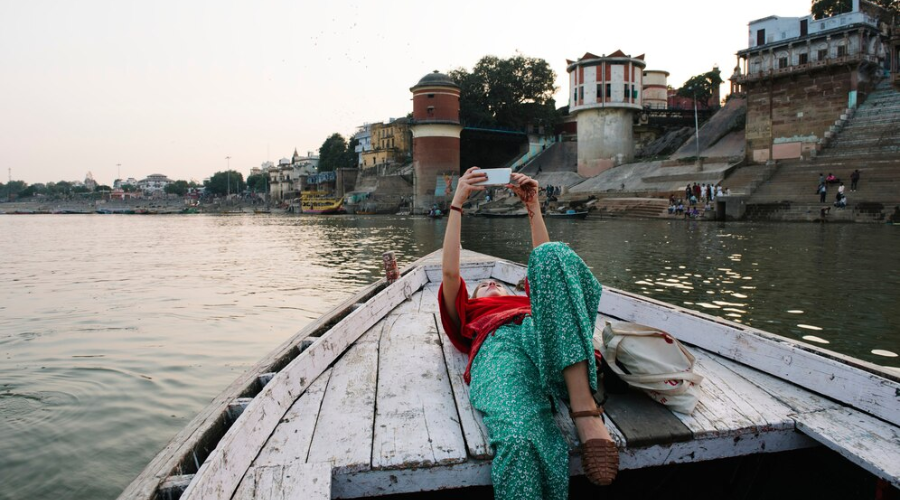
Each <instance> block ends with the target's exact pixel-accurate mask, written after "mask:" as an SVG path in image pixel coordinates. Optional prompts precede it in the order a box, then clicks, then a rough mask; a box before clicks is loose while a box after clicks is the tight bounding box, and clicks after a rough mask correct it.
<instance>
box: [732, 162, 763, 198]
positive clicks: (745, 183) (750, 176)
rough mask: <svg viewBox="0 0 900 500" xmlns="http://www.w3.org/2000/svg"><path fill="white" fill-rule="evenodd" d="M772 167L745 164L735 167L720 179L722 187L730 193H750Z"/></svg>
mask: <svg viewBox="0 0 900 500" xmlns="http://www.w3.org/2000/svg"><path fill="white" fill-rule="evenodd" d="M771 170H772V167H770V166H768V165H747V166H743V167H740V168H737V169H735V170H734V171H733V172H732V173H731V175H729V176H728V177H726V178H725V179H724V180H723V181H722V183H721V184H722V189H723V190H724V189H725V188H726V187H727V188H728V189H730V190H731V192H732V193H734V194H738V193H750V192H752V191H753V190H754V189H756V188H757V187H758V186H759V185H760V184H762V183H763V182H764V181H765V179H767V178H768V177H769V176H770V175H771Z"/></svg>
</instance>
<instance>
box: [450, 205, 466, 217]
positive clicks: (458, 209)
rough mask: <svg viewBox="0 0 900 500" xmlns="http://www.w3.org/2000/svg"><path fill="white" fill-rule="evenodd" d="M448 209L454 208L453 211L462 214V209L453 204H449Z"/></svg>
mask: <svg viewBox="0 0 900 500" xmlns="http://www.w3.org/2000/svg"><path fill="white" fill-rule="evenodd" d="M450 210H455V211H457V212H459V215H462V214H463V211H462V209H461V208H459V207H454V206H453V205H450Z"/></svg>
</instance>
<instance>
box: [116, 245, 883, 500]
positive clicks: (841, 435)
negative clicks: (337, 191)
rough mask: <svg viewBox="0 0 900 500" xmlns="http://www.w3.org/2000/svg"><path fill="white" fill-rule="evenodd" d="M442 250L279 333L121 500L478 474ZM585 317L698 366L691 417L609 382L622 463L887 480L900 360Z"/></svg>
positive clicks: (344, 494) (666, 315) (488, 271)
mask: <svg viewBox="0 0 900 500" xmlns="http://www.w3.org/2000/svg"><path fill="white" fill-rule="evenodd" d="M440 263H441V254H440V252H434V253H432V254H430V255H428V256H426V257H423V258H422V259H420V260H418V261H416V262H415V263H413V264H411V265H410V266H408V267H407V268H405V269H404V270H403V272H402V277H401V278H400V279H399V280H397V281H396V282H394V283H391V284H389V283H387V282H386V281H385V280H383V279H382V280H380V281H378V282H376V283H373V284H371V285H369V286H367V287H365V288H363V289H362V290H361V291H359V292H358V293H357V294H355V295H354V296H353V297H351V298H349V299H348V300H346V301H345V302H344V303H343V304H341V305H340V306H338V307H337V308H335V309H333V310H332V311H330V312H328V313H326V314H325V315H323V316H322V317H321V318H319V319H318V320H317V321H315V322H314V323H312V324H310V325H309V326H307V327H306V328H304V329H303V330H301V331H300V332H299V333H297V334H296V335H294V336H293V337H292V338H290V339H288V340H286V341H285V342H284V343H283V344H282V345H281V346H279V347H278V348H277V349H275V350H274V351H273V352H272V353H271V354H269V355H268V356H266V357H265V358H264V359H262V360H261V361H259V362H258V363H257V364H256V365H255V366H253V367H252V368H250V369H249V370H248V371H247V372H245V373H244V374H243V375H241V376H240V377H239V378H238V379H237V380H236V381H235V382H234V383H232V384H231V386H229V387H228V388H227V389H226V390H225V391H223V392H222V394H220V395H219V396H218V397H216V398H215V399H214V400H213V401H212V402H211V403H210V404H209V405H208V406H207V407H206V408H205V409H204V410H202V411H201V412H200V413H199V414H198V415H197V416H196V417H195V418H194V419H193V420H192V421H191V422H190V423H189V424H188V425H187V427H185V428H184V429H183V430H182V431H181V432H180V433H179V434H178V435H177V436H175V438H173V439H172V441H171V442H170V443H169V444H168V445H167V446H166V447H165V448H164V449H163V450H162V451H160V453H159V454H158V455H157V456H156V457H155V458H154V459H153V460H152V461H151V462H150V463H149V464H148V465H147V467H146V468H145V469H144V471H143V472H142V473H141V474H140V475H139V476H138V477H137V478H136V479H135V480H134V481H133V482H132V483H131V484H130V485H129V486H128V487H127V488H126V489H125V490H124V492H123V493H122V494H121V495H120V497H119V498H120V499H122V500H125V499H128V500H151V499H169V498H181V499H182V500H193V499H205V500H206V499H209V500H212V499H223V500H224V499H231V498H235V499H250V498H255V499H270V498H271V499H276V498H278V499H281V498H304V499H306V498H309V499H319V498H362V497H376V496H383V495H392V494H401V493H412V492H424V491H437V490H445V489H453V488H465V487H469V486H476V485H489V484H490V482H491V476H490V469H491V460H492V458H493V451H492V449H491V446H490V443H489V440H488V436H487V430H486V428H485V426H484V424H483V422H482V417H481V414H480V413H479V412H478V411H477V410H475V409H474V408H473V407H472V406H471V404H470V403H469V395H468V394H469V393H468V390H469V389H468V386H467V385H466V383H465V382H464V381H463V373H464V372H465V368H466V364H467V356H465V355H463V354H461V353H459V352H458V351H456V350H455V348H454V347H453V346H452V345H451V343H450V342H448V341H447V339H446V338H445V337H444V334H443V332H442V329H441V321H440V319H439V318H438V314H439V313H438V289H439V287H440V282H441V279H442V273H441V264H440ZM525 273H526V268H525V267H524V266H522V265H520V264H516V263H512V262H509V261H505V260H501V259H497V258H495V257H490V256H487V255H483V254H477V253H474V252H468V251H463V252H462V255H461V274H462V276H463V278H464V279H466V280H467V281H468V282H470V283H471V282H474V281H477V280H481V279H485V278H492V279H494V280H497V281H499V282H502V283H505V284H506V285H507V286H510V287H513V286H514V285H515V284H516V283H518V282H519V280H520V279H522V278H523V277H524V276H525ZM517 293H519V292H517ZM597 317H598V321H597V328H598V331H599V328H602V325H603V321H604V320H607V319H611V320H618V321H628V322H636V323H641V324H645V325H649V326H652V327H655V328H660V329H664V330H665V331H667V332H669V333H670V334H671V335H673V336H675V337H677V338H679V339H680V340H681V341H682V342H684V343H685V344H686V345H688V347H689V348H690V349H691V352H692V353H693V354H694V356H695V357H696V360H697V364H696V366H695V371H696V372H697V373H698V374H699V375H702V376H703V377H704V380H703V382H702V384H700V386H699V388H698V389H699V391H698V392H699V403H698V405H697V409H696V410H694V412H693V413H692V414H691V415H684V414H680V413H675V412H671V411H669V410H668V409H667V408H666V407H664V406H661V405H659V404H658V403H655V402H653V401H652V400H650V399H649V398H648V397H647V396H646V395H644V394H643V393H626V394H624V395H617V394H609V399H608V401H607V402H606V404H605V408H606V413H605V415H604V417H603V418H604V420H605V421H606V424H607V427H608V428H609V430H610V434H611V435H612V436H613V438H614V440H615V441H616V443H617V446H618V448H619V453H620V469H622V470H633V469H647V471H648V473H650V474H656V473H658V474H659V475H660V476H666V475H671V474H668V472H667V468H668V467H670V466H674V464H686V463H699V462H715V461H718V460H723V459H729V458H734V457H744V456H748V455H764V454H772V453H778V452H792V451H794V450H812V451H815V450H828V449H830V450H833V451H835V452H837V453H838V454H840V455H841V456H843V457H844V458H846V459H847V461H849V462H852V464H855V466H858V467H860V468H862V469H864V470H865V471H868V472H869V473H871V474H872V475H873V476H874V478H873V480H875V478H877V479H878V480H880V481H882V483H883V484H887V485H890V486H887V487H891V486H893V487H895V488H900V427H898V426H900V397H898V394H900V375H898V373H895V372H891V371H888V370H886V369H884V368H883V367H879V366H877V365H874V364H872V363H868V362H865V361H862V360H859V359H855V358H852V357H849V356H844V355H841V354H838V353H835V352H831V351H828V350H825V349H821V348H819V347H816V346H813V345H811V344H806V343H803V342H799V341H793V340H789V339H787V338H784V337H780V336H777V335H774V334H771V333H768V332H765V331H762V330H758V329H755V328H751V327H748V326H746V325H742V324H740V323H735V322H732V321H728V320H725V319H722V318H718V317H713V316H709V315H706V314H703V313H701V312H698V311H692V310H688V309H684V308H681V307H678V306H674V305H671V304H667V303H663V302H660V301H657V300H654V299H651V298H648V297H644V296H641V295H637V294H632V293H628V292H624V291H621V290H616V289H614V288H610V287H604V290H603V294H602V296H601V299H600V304H599V307H598V311H597ZM559 404H560V405H561V407H560V411H559V412H558V413H557V414H556V415H555V419H556V422H557V424H558V426H559V428H560V430H561V432H562V433H563V435H564V437H565V439H566V440H567V442H568V443H569V447H570V451H571V455H570V464H571V467H570V469H571V474H573V475H580V474H582V471H581V464H580V459H579V457H578V455H577V453H575V451H576V450H577V448H578V446H579V443H578V437H577V433H576V432H575V426H574V423H573V421H572V419H571V418H570V417H569V416H568V412H567V411H566V408H565V406H564V404H563V403H562V402H559ZM635 415H640V418H635ZM798 465H799V464H798ZM754 474H756V472H754ZM839 479H840V478H838V480H839ZM463 494H464V493H463Z"/></svg>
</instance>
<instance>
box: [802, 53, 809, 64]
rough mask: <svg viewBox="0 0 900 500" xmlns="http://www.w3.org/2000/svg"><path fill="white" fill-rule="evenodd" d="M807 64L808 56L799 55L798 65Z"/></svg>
mask: <svg viewBox="0 0 900 500" xmlns="http://www.w3.org/2000/svg"><path fill="white" fill-rule="evenodd" d="M808 62H809V54H800V64H806V63H808Z"/></svg>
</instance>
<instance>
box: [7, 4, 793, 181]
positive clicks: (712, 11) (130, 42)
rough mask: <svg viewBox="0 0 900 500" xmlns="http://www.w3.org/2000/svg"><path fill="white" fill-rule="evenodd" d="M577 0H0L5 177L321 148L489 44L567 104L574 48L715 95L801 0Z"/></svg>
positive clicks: (244, 165)
mask: <svg viewBox="0 0 900 500" xmlns="http://www.w3.org/2000/svg"><path fill="white" fill-rule="evenodd" d="M634 5H635V4H632V3H624V4H615V5H602V6H601V5H599V4H598V5H592V6H587V7H585V8H584V9H582V10H579V9H577V7H579V5H574V6H571V7H569V8H566V9H560V8H559V7H557V6H556V5H552V6H548V5H547V4H541V3H538V2H533V1H526V2H516V3H512V2H497V3H488V2H481V3H474V2H460V3H458V4H456V5H455V8H454V9H448V10H438V9H437V8H436V7H433V6H431V5H423V4H421V3H414V2H409V1H402V2H391V3H388V4H386V5H385V4H380V3H373V2H364V3H362V2H356V1H348V0H339V1H337V2H332V3H329V4H328V5H327V6H323V5H318V4H317V5H303V4H300V3H295V2H285V1H272V2H263V3H261V4H259V5H257V4H234V3H232V4H219V3H217V2H191V3H177V2H165V1H164V2H155V3H147V4H125V3H119V2H98V1H85V2H78V3H69V2H58V3H57V2H46V1H36V2H12V1H6V2H3V3H0V63H2V67H3V69H4V75H3V78H2V79H0V92H2V95H3V96H4V98H3V99H2V101H0V116H3V117H4V119H3V120H2V124H0V168H2V169H3V171H2V172H0V178H2V182H4V183H5V182H6V181H7V178H8V174H9V173H10V172H9V170H8V169H11V177H12V179H13V180H23V181H25V182H27V183H29V184H34V183H39V182H43V183H46V182H56V181H60V180H67V181H75V180H83V179H84V177H85V175H86V174H87V172H88V171H90V172H92V173H93V176H94V179H95V180H97V181H98V182H99V183H101V184H107V185H112V183H113V180H114V179H115V178H116V177H117V164H121V176H122V178H129V177H134V178H136V179H142V178H144V177H146V176H147V175H150V174H154V173H160V174H164V175H167V176H168V177H169V178H172V179H184V180H192V179H193V180H197V181H201V180H202V179H203V178H205V177H209V176H211V175H212V174H213V173H215V172H217V171H221V170H225V169H226V166H227V165H228V162H227V161H226V159H225V158H226V157H227V156H230V157H231V161H230V166H231V168H232V169H234V170H237V171H239V172H241V173H243V174H244V176H245V177H246V176H247V175H248V173H249V171H250V169H251V168H253V167H258V166H259V165H260V163H262V162H264V161H266V160H270V161H273V162H276V163H277V161H278V159H280V158H282V157H289V156H290V155H291V154H292V153H293V151H294V149H295V148H296V149H297V150H298V151H299V152H300V154H301V155H305V154H306V152H307V151H315V150H317V149H318V148H319V147H320V146H321V144H322V142H323V141H324V140H325V139H326V138H327V137H328V136H329V135H331V134H332V133H335V132H337V133H340V134H341V135H343V136H344V137H346V138H348V139H349V136H350V135H352V134H353V133H354V132H355V131H356V128H357V127H358V126H360V125H362V124H363V123H367V122H379V121H383V120H386V119H388V118H391V117H401V116H405V115H406V114H407V113H409V112H410V111H412V103H411V94H410V92H409V87H411V86H412V85H414V84H415V83H416V82H417V81H418V80H419V79H420V78H421V77H422V76H424V75H425V74H427V73H429V72H431V71H433V70H439V71H442V72H446V71H449V70H451V69H454V68H458V67H465V68H467V69H471V68H472V67H473V66H474V65H475V63H476V62H477V61H478V60H479V59H480V58H481V57H483V56H485V55H496V56H499V57H510V56H512V55H514V54H515V53H516V52H519V53H521V54H523V55H526V56H530V57H540V58H543V59H546V60H547V61H548V62H549V63H550V65H551V67H552V68H553V70H554V71H555V72H556V75H557V83H556V84H557V87H558V91H557V94H556V101H557V106H558V107H559V106H563V105H565V104H566V103H567V98H566V96H567V95H568V94H567V92H568V78H567V73H566V68H565V61H566V59H577V58H578V57H580V56H581V55H583V54H584V53H585V52H593V53H596V54H604V53H606V54H608V53H611V52H613V51H615V50H618V49H621V50H622V51H623V52H625V53H626V54H630V55H633V56H637V55H640V54H646V59H645V60H646V62H647V69H662V70H666V71H668V72H669V73H670V76H669V84H670V85H671V86H673V87H676V88H677V87H679V86H681V85H682V84H683V83H684V82H685V80H687V79H688V78H690V77H691V76H693V75H696V74H700V73H703V72H706V71H709V70H710V69H712V67H713V65H714V64H718V66H719V68H720V69H721V71H722V77H723V79H725V80H726V83H725V84H724V85H723V88H722V90H723V96H724V95H725V94H726V93H727V89H728V82H727V79H728V77H729V76H730V75H731V73H732V71H733V68H734V66H735V63H736V57H735V53H736V52H737V51H739V50H742V49H744V48H746V47H747V39H748V31H747V29H748V28H747V24H748V23H749V22H750V21H752V20H755V19H759V18H762V17H766V16H769V15H779V16H785V17H798V16H803V15H806V14H807V13H808V12H809V6H810V2H809V0H786V1H781V2H776V1H775V0H761V1H758V2H755V3H754V4H740V5H733V6H732V5H729V6H728V7H730V9H729V12H728V13H725V12H723V11H724V9H723V5H722V3H721V2H713V1H711V0H692V1H687V2H683V3H681V4H679V5H680V6H681V8H679V9H677V10H675V9H672V8H671V7H672V5H671V4H670V3H668V2H662V1H647V2H643V3H642V4H640V7H639V8H638V7H635V6H634Z"/></svg>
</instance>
